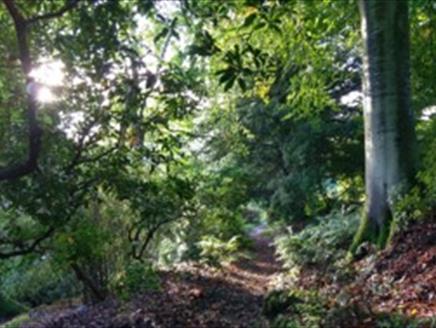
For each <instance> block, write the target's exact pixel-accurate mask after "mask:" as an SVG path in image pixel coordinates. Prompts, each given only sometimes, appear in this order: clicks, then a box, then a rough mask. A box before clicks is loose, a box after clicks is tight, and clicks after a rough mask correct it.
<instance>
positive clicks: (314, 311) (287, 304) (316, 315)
mask: <svg viewBox="0 0 436 328" xmlns="http://www.w3.org/2000/svg"><path fill="white" fill-rule="evenodd" d="M263 314H264V315H265V316H267V317H268V318H269V319H270V320H271V327H272V328H293V327H295V328H297V327H298V328H315V327H320V324H321V321H322V318H323V317H324V316H325V314H326V307H325V305H324V301H323V299H322V298H321V297H320V296H319V295H318V293H317V292H315V291H306V290H291V291H280V290H276V291H272V292H271V293H270V294H269V295H268V296H267V297H266V299H265V301H264V306H263Z"/></svg>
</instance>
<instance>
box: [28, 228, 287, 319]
mask: <svg viewBox="0 0 436 328" xmlns="http://www.w3.org/2000/svg"><path fill="white" fill-rule="evenodd" d="M269 243H270V242H269V240H267V239H265V238H263V237H261V236H260V235H258V236H256V237H254V243H253V248H252V252H251V253H250V256H249V257H244V258H241V259H239V260H237V261H235V262H234V263H232V264H229V265H225V266H223V267H222V268H220V269H211V268H207V267H205V266H200V265H183V266H180V267H178V268H177V270H175V271H171V272H163V273H162V274H161V282H162V288H161V290H160V291H155V292H149V293H144V294H141V295H138V296H137V297H135V298H134V299H133V300H131V301H130V302H128V303H120V302H117V301H115V300H108V301H106V302H104V303H101V304H98V305H95V306H85V305H76V306H75V307H59V308H57V309H56V307H47V308H41V309H37V310H34V311H32V313H31V314H30V320H29V321H28V323H25V324H22V325H21V327H27V328H31V327H32V328H49V327H56V328H62V327H108V328H109V327H111V328H128V327H149V328H152V327H165V328H166V327H168V328H177V327H186V328H190V327H192V328H194V327H195V328H197V327H211V328H215V327H217V328H221V327H222V328H225V327H232V328H237V327H241V328H242V327H250V328H256V327H257V328H262V327H268V323H267V320H266V318H264V317H263V315H262V305H263V299H264V296H265V295H266V293H267V292H268V290H269V285H270V282H271V281H272V279H273V277H274V276H275V274H276V273H279V272H280V269H281V268H280V264H279V263H278V262H276V260H275V258H274V249H273V248H272V247H271V246H270V245H269Z"/></svg>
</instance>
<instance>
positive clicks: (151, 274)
mask: <svg viewBox="0 0 436 328" xmlns="http://www.w3.org/2000/svg"><path fill="white" fill-rule="evenodd" d="M113 284H114V289H115V291H116V293H117V294H118V296H120V297H121V298H123V299H127V298H129V297H131V296H132V295H134V294H137V293H141V292H146V291H155V290H158V289H159V288H160V280H159V277H158V275H157V273H156V271H155V270H154V269H153V267H152V265H151V264H149V263H142V262H139V261H135V262H132V263H129V264H128V265H127V266H126V268H125V270H124V271H123V272H120V273H119V274H118V275H117V277H116V279H115V280H114V282H113Z"/></svg>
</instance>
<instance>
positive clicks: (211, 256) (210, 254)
mask: <svg viewBox="0 0 436 328" xmlns="http://www.w3.org/2000/svg"><path fill="white" fill-rule="evenodd" d="M198 246H199V248H200V258H201V260H202V261H203V262H205V263H207V264H208V265H211V266H220V265H221V264H224V263H229V262H232V261H234V260H236V258H237V257H236V252H237V251H238V250H239V238H238V236H233V237H232V238H230V239H229V240H221V239H219V238H217V237H215V236H208V235H206V236H204V237H203V238H202V239H201V240H200V241H199V242H198Z"/></svg>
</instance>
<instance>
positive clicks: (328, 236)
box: [275, 210, 360, 269]
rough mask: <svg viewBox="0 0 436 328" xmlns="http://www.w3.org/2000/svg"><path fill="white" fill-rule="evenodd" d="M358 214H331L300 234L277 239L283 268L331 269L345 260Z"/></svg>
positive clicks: (290, 233)
mask: <svg viewBox="0 0 436 328" xmlns="http://www.w3.org/2000/svg"><path fill="white" fill-rule="evenodd" d="M359 216H360V215H359V211H357V210H354V211H351V212H349V213H348V214H343V213H340V212H336V211H335V212H332V213H331V214H329V215H328V216H325V217H321V218H319V219H318V220H317V223H316V224H313V225H311V226H308V227H306V228H305V229H303V230H302V231H300V232H298V233H293V232H292V231H290V232H289V233H288V234H285V235H282V236H279V237H278V238H276V240H275V244H276V249H277V253H278V255H279V258H280V260H281V261H283V263H284V266H285V267H286V268H288V269H292V268H294V267H296V266H307V265H309V266H310V265H318V266H320V267H325V268H328V267H330V266H331V265H332V264H333V265H335V264H337V263H338V261H339V260H341V259H343V258H345V256H346V254H347V251H348V248H349V245H350V244H351V242H352V240H353V237H354V234H355V233H356V230H357V228H358V225H359Z"/></svg>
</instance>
